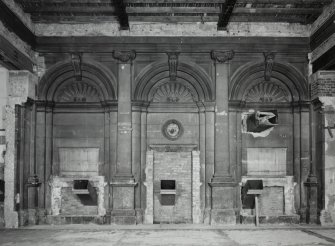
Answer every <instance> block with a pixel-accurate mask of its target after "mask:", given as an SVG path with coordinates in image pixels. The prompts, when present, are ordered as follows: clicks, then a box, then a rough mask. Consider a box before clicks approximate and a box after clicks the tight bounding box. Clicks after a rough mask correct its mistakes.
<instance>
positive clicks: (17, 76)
mask: <svg viewBox="0 0 335 246" xmlns="http://www.w3.org/2000/svg"><path fill="white" fill-rule="evenodd" d="M7 80H8V81H6V83H8V88H7V93H8V94H7V95H8V100H7V104H6V108H5V124H4V126H5V129H6V131H5V132H6V135H5V136H6V142H7V149H6V155H5V164H6V165H5V169H4V177H5V181H6V185H5V203H4V213H5V226H6V227H7V228H14V227H18V215H17V212H16V211H15V207H14V201H15V196H16V194H15V193H14V192H15V185H16V180H15V105H17V104H22V103H24V102H26V101H27V98H28V97H29V98H32V99H34V98H35V91H36V85H37V77H36V76H35V75H33V74H32V73H30V72H28V71H9V76H8V78H7Z"/></svg>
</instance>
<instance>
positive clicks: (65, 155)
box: [59, 148, 99, 176]
mask: <svg viewBox="0 0 335 246" xmlns="http://www.w3.org/2000/svg"><path fill="white" fill-rule="evenodd" d="M59 164H60V175H83V176H98V173H99V148H59Z"/></svg>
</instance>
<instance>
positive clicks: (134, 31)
mask: <svg viewBox="0 0 335 246" xmlns="http://www.w3.org/2000/svg"><path fill="white" fill-rule="evenodd" d="M119 29H120V28H119V24H118V23H116V22H114V23H95V24H94V23H88V24H60V23H52V24H43V23H37V24H35V30H36V35H37V36H99V35H100V36H102V35H103V36H207V37H208V36H209V37H215V36H222V37H230V36H261V37H265V36H272V37H308V36H309V32H310V31H309V30H310V25H301V24H297V23H294V24H290V23H264V22H253V23H247V22H231V23H230V24H229V25H228V31H218V30H217V23H216V22H206V23H200V22H198V23H145V24H144V23H143V22H131V23H130V28H129V30H119Z"/></svg>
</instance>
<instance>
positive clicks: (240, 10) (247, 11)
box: [233, 8, 322, 15]
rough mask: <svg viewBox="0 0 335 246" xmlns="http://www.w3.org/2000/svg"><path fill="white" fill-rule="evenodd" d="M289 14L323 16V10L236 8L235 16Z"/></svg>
mask: <svg viewBox="0 0 335 246" xmlns="http://www.w3.org/2000/svg"><path fill="white" fill-rule="evenodd" d="M235 13H237V14H288V15H309V14H321V13H322V9H321V8H320V9H315V8H235V9H234V11H233V14H235Z"/></svg>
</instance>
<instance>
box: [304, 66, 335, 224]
mask: <svg viewBox="0 0 335 246" xmlns="http://www.w3.org/2000/svg"><path fill="white" fill-rule="evenodd" d="M310 82H311V97H312V100H313V101H316V100H317V101H320V102H321V103H322V106H321V111H320V112H321V114H320V113H319V112H317V114H318V115H319V116H320V117H321V119H320V120H319V124H320V126H319V128H318V130H319V131H320V135H321V137H320V138H319V139H316V141H317V143H316V145H317V147H316V149H317V151H320V152H321V153H319V156H320V158H319V159H320V160H321V162H322V163H316V164H315V165H317V167H318V168H317V169H316V171H317V173H316V174H318V176H317V177H323V178H324V180H323V182H321V181H320V180H315V179H316V178H315V177H314V182H307V183H306V185H307V188H308V191H309V192H308V198H309V199H308V202H309V204H308V205H309V206H308V209H309V218H308V219H309V222H310V223H315V222H317V221H318V219H319V220H320V222H321V224H322V225H335V199H334V198H335V187H334V175H335V152H334V149H335V71H318V72H316V73H315V74H313V75H312V76H311V78H310ZM318 146H322V148H318ZM317 154H318V153H317ZM312 178H313V177H312ZM308 181H310V180H308ZM311 181H313V180H311ZM322 183H323V185H324V187H322V189H324V198H323V199H322V200H324V204H321V205H322V208H321V209H322V210H321V214H320V218H318V217H317V215H318V213H317V212H318V211H317V209H318V207H317V202H316V198H317V195H318V194H317V191H318V189H317V188H318V186H321V185H322ZM319 209H320V208H319Z"/></svg>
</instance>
